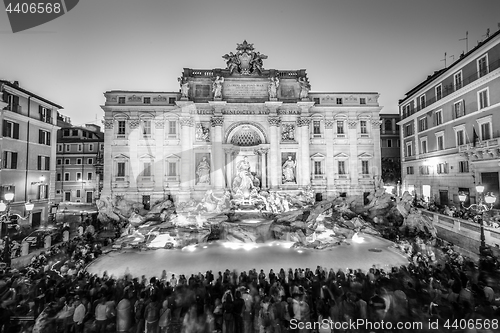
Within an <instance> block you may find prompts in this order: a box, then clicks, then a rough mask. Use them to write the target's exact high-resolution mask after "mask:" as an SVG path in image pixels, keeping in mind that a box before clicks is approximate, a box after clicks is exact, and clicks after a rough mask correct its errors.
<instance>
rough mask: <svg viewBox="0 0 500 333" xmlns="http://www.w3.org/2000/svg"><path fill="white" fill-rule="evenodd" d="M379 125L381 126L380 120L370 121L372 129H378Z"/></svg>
mask: <svg viewBox="0 0 500 333" xmlns="http://www.w3.org/2000/svg"><path fill="white" fill-rule="evenodd" d="M381 124H382V120H380V119H373V120H372V127H373V128H379V127H380V125H381Z"/></svg>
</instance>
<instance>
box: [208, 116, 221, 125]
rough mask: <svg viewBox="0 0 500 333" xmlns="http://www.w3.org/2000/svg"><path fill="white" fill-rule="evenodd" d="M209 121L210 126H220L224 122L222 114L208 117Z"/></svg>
mask: <svg viewBox="0 0 500 333" xmlns="http://www.w3.org/2000/svg"><path fill="white" fill-rule="evenodd" d="M210 123H211V125H212V127H215V126H222V125H223V124H224V116H212V118H210Z"/></svg>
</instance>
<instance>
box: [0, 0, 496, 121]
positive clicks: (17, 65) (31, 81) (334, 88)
mask: <svg viewBox="0 0 500 333" xmlns="http://www.w3.org/2000/svg"><path fill="white" fill-rule="evenodd" d="M499 22H500V1H499V0H418V1H417V0H343V1H339V0H309V1H305V0H302V1H297V0H253V1H239V0H82V1H80V2H79V3H78V5H77V6H76V7H75V8H74V9H73V10H71V11H70V12H68V13H67V14H65V15H63V16H61V17H59V18H57V19H55V20H54V21H51V22H48V23H46V24H43V25H41V26H38V27H36V28H33V29H30V30H27V31H25V32H19V33H16V34H13V33H12V31H11V28H10V26H9V22H8V18H7V14H6V13H5V12H4V11H2V12H0V45H1V48H0V54H1V56H0V78H1V79H5V80H9V81H14V80H17V81H19V82H20V85H21V87H23V88H25V89H27V90H30V91H32V92H34V93H36V94H38V95H41V96H43V97H45V98H47V99H49V100H51V101H53V102H55V103H57V104H59V105H62V106H63V107H64V110H61V112H62V113H63V114H64V115H67V116H69V117H71V119H72V123H73V124H74V125H82V124H84V123H88V122H95V120H96V118H97V120H98V122H99V123H100V120H101V118H102V116H103V112H102V110H101V108H100V105H102V104H104V96H103V92H105V91H107V90H145V91H178V90H179V84H178V82H177V77H179V76H180V75H181V72H182V69H183V68H185V67H186V68H196V69H212V68H224V67H225V61H224V59H222V55H224V54H226V53H229V52H231V51H233V52H235V48H236V43H241V42H243V40H244V39H246V40H247V41H248V42H249V43H253V44H254V47H255V50H256V51H259V52H261V53H263V54H265V55H267V56H268V57H269V58H268V59H267V60H265V61H264V67H265V68H266V69H271V68H273V69H283V70H286V69H288V70H295V69H306V70H307V73H308V77H309V82H310V83H311V86H312V91H327V92H342V91H345V92H353V91H367V92H379V93H380V95H381V96H380V99H379V102H380V105H382V106H384V108H383V110H382V112H385V113H394V112H397V105H398V100H399V99H401V98H403V97H404V94H405V93H406V92H407V91H409V90H410V89H411V88H413V87H414V86H415V85H417V84H418V83H420V82H421V81H422V80H424V79H425V78H426V77H427V75H429V74H431V73H433V72H434V71H435V70H439V69H441V68H443V67H444V65H445V63H444V61H441V60H442V59H444V54H445V52H446V53H447V59H446V64H447V65H450V64H451V63H452V62H453V56H454V58H455V60H456V59H458V56H459V55H460V53H461V52H462V51H465V48H466V43H465V40H463V41H460V39H461V38H465V35H466V31H468V32H469V49H471V48H473V47H474V46H476V45H477V43H478V41H480V40H482V39H483V38H484V36H485V34H486V31H487V29H488V28H489V29H490V33H493V32H495V31H497V29H498V24H499Z"/></svg>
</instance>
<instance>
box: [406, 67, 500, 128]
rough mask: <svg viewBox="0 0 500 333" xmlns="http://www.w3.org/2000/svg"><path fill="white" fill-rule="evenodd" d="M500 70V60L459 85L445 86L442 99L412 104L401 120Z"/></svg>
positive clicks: (433, 98)
mask: <svg viewBox="0 0 500 333" xmlns="http://www.w3.org/2000/svg"><path fill="white" fill-rule="evenodd" d="M498 68H500V59H498V60H497V61H494V62H492V63H490V64H489V66H488V67H487V68H484V69H481V70H479V71H477V72H475V73H474V74H472V75H470V76H468V77H466V78H464V79H463V80H462V81H461V82H459V83H458V84H454V83H452V84H449V85H446V86H443V90H442V93H441V96H440V98H436V97H432V98H429V99H426V100H425V103H424V104H423V105H421V104H418V105H417V106H415V105H414V104H410V107H409V112H408V113H407V114H406V113H403V115H402V117H401V118H402V119H405V118H407V117H409V116H411V115H412V114H414V113H415V112H418V111H420V110H422V109H424V108H426V107H428V106H431V105H432V104H434V103H436V102H437V101H439V100H441V99H443V98H445V97H446V96H448V95H451V94H452V93H454V92H456V91H458V90H460V89H462V88H464V87H466V86H468V85H469V84H471V83H473V82H474V81H476V80H478V79H479V78H481V77H483V76H485V75H486V74H488V73H491V72H493V71H494V70H496V69H498Z"/></svg>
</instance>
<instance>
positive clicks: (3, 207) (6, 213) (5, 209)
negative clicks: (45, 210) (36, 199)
mask: <svg viewBox="0 0 500 333" xmlns="http://www.w3.org/2000/svg"><path fill="white" fill-rule="evenodd" d="M4 199H5V201H7V203H5V202H3V200H0V214H2V215H0V237H2V227H3V223H9V222H10V218H11V217H12V216H14V215H15V216H17V217H18V218H21V219H24V220H26V219H27V218H28V217H29V216H30V215H31V211H32V210H33V208H35V204H34V203H32V202H31V200H29V201H28V202H26V203H25V204H24V208H25V209H26V212H28V214H27V215H25V216H24V217H22V216H21V215H19V214H11V212H10V203H11V202H12V200H14V193H12V192H8V193H5V194H4Z"/></svg>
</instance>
